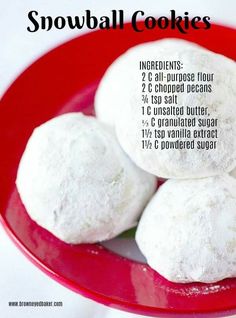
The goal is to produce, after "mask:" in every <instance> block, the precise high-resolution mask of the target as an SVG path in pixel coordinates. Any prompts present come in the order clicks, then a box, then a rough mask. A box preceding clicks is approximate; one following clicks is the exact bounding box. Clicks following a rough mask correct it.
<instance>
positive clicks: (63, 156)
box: [16, 113, 156, 243]
mask: <svg viewBox="0 0 236 318" xmlns="http://www.w3.org/2000/svg"><path fill="white" fill-rule="evenodd" d="M16 184H17V188H18V191H19V194H20V196H21V199H22V202H23V203H24V205H25V207H26V210H27V211H28V213H29V215H30V216H31V218H32V219H33V220H35V221H36V222H37V223H38V224H39V225H41V226H42V227H44V228H46V229H47V230H49V231H50V232H52V233H53V234H54V235H55V236H57V237H58V238H60V239H61V240H63V241H65V242H68V243H85V242H89V243H93V242H97V241H103V240H107V239H110V238H113V237H114V236H116V235H118V234H119V233H121V232H123V231H125V230H126V229H129V228H130V227H132V226H134V225H135V224H136V223H137V219H138V217H139V215H140V213H141V212H142V210H143V208H144V206H145V205H146V203H147V202H148V200H149V199H150V197H151V196H152V194H153V192H154V191H155V185H156V180H155V177H154V176H152V175H150V174H148V173H146V172H144V171H142V170H141V169H139V168H138V167H137V166H136V165H135V164H134V163H133V162H132V161H131V160H130V159H129V158H128V157H127V156H126V154H125V153H124V152H123V150H122V149H121V147H120V146H119V144H118V142H117V140H116V138H115V136H114V132H113V130H112V129H110V128H109V127H107V126H106V125H105V124H102V123H100V122H98V121H97V120H96V119H95V118H94V117H87V116H84V115H83V114H81V113H69V114H65V115H62V116H59V117H56V118H53V119H51V120H49V121H48V122H46V123H44V124H43V125H41V126H39V127H37V128H36V129H35V130H34V132H33V134H32V135H31V137H30V139H29V141H28V143H27V146H26V149H25V151H24V154H23V156H22V158H21V161H20V164H19V168H18V173H17V180H16Z"/></svg>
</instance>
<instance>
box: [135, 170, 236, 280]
mask: <svg viewBox="0 0 236 318" xmlns="http://www.w3.org/2000/svg"><path fill="white" fill-rule="evenodd" d="M136 241H137V243H138V246H139V248H140V249H141V251H142V253H143V254H144V256H145V257H146V258H147V262H148V264H149V265H150V266H151V267H152V268H153V269H155V270H156V271H158V272H159V273H160V274H161V275H163V276H164V277H165V278H167V279H168V280H170V281H173V282H181V283H187V282H205V283H210V282H216V281H219V280H222V279H224V278H226V277H235V276H236V180H235V179H234V178H232V177H230V176H229V175H222V176H216V177H209V178H203V179H195V180H194V179H193V180H168V181H167V182H166V183H165V184H163V185H162V186H161V187H160V189H159V190H158V191H157V193H156V194H155V196H154V197H153V198H152V200H151V201H150V203H149V204H148V205H147V207H146V209H145V211H144V213H143V215H142V218H141V220H140V222H139V225H138V229H137V232H136Z"/></svg>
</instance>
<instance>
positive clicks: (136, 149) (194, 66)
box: [96, 40, 236, 178]
mask: <svg viewBox="0 0 236 318" xmlns="http://www.w3.org/2000/svg"><path fill="white" fill-rule="evenodd" d="M140 61H181V62H182V63H183V69H182V70H179V71H178V70H177V71H175V70H174V71H171V70H167V71H165V70H164V71H163V70H162V72H164V75H166V74H167V73H171V74H173V73H178V74H179V73H182V72H184V73H194V74H195V77H196V78H197V74H198V73H199V72H201V73H210V74H212V73H213V74H214V75H213V77H214V81H213V82H203V81H200V82H199V81H198V80H196V81H195V82H190V83H191V85H192V84H193V83H195V84H202V85H205V84H207V85H209V84H210V85H212V92H211V93H209V92H200V93H188V94H187V93H186V86H187V84H188V83H189V82H185V83H184V82H180V83H181V84H183V83H184V85H185V92H184V93H177V95H178V101H177V105H175V104H173V103H172V104H161V105H156V104H151V102H150V100H151V95H152V94H149V95H148V97H149V103H148V104H147V103H146V104H143V102H142V94H143V93H142V72H143V71H142V70H140V69H139V65H140ZM122 63H123V67H121V65H122ZM115 68H117V69H116V72H115V71H114V70H113V71H112V69H110V71H108V72H113V73H114V74H115V75H114V77H112V75H111V73H108V75H109V76H108V80H109V85H108V82H107V85H106V87H110V91H108V89H106V91H107V94H108V96H113V98H114V100H115V101H114V102H113V104H112V102H111V99H112V98H110V99H109V100H108V97H107V105H108V102H109V106H110V107H111V105H112V107H113V108H114V107H115V108H116V109H118V111H116V112H114V111H113V114H115V117H113V123H114V125H115V127H116V133H117V137H118V140H119V142H120V144H121V146H122V147H123V149H124V150H125V152H126V153H127V154H128V155H129V156H130V158H131V159H132V160H133V161H134V162H135V163H136V164H137V165H138V166H140V167H141V168H142V169H144V170H146V171H148V172H150V173H152V174H154V175H157V176H159V177H163V178H201V177H207V176H214V175H219V174H222V173H225V172H230V171H231V170H232V169H233V168H234V167H235V166H236V138H235V136H236V113H235V104H236V64H235V62H234V61H232V60H230V59H228V58H226V57H224V56H222V55H219V54H216V53H213V52H210V51H208V50H206V49H204V48H201V47H199V46H197V45H192V44H189V43H186V42H185V41H182V40H163V41H156V42H151V43H146V44H142V45H141V46H138V47H134V48H132V49H130V50H129V51H128V52H127V53H125V54H124V55H123V56H122V57H120V58H119V60H118V61H117V64H114V69H115ZM118 68H119V69H118ZM123 69H126V71H125V72H124V71H123ZM119 70H121V71H120V74H119ZM159 72H160V71H156V70H154V71H152V74H153V78H154V74H156V73H159ZM118 74H119V75H118ZM104 83H105V79H104ZM145 83H146V84H147V83H148V82H147V80H146V81H145ZM176 83H179V82H168V83H167V79H166V78H164V79H163V81H155V80H153V81H152V84H153V87H155V86H154V85H156V84H157V85H159V84H162V85H165V84H166V85H173V84H176ZM104 86H105V84H104ZM117 87H119V93H118V88H117ZM100 90H101V91H102V83H101V85H100ZM103 91H104V89H103ZM113 91H114V93H113ZM97 94H98V96H97V99H96V103H97V105H96V111H97V115H98V118H99V119H100V120H103V121H106V118H102V117H101V115H100V113H102V108H101V110H100V111H98V110H99V99H100V100H101V101H103V100H104V104H105V101H106V100H105V98H103V99H102V98H101V96H100V95H101V94H102V93H99V92H98V93H97ZM145 94H146V93H145ZM157 95H158V96H161V97H162V100H164V97H165V96H166V95H167V94H166V93H165V92H162V93H157ZM103 96H104V94H103ZM168 96H169V95H168ZM170 96H172V94H171V95H170ZM100 103H101V102H100ZM121 105H122V106H121ZM142 105H144V106H145V107H146V106H147V105H149V106H151V109H152V111H153V110H154V108H155V107H159V109H162V110H163V109H164V108H165V109H166V107H170V106H175V107H176V106H178V107H183V110H184V114H183V115H179V114H171V115H168V116H167V115H161V114H158V115H153V114H152V115H150V116H148V115H143V114H142ZM107 107H108V106H107ZM187 107H190V108H192V110H195V108H196V107H202V108H207V110H206V111H205V113H204V114H199V111H198V112H196V111H195V113H194V114H190V115H188V114H187ZM103 112H104V114H105V109H103ZM111 112H112V110H111V111H110V114H109V112H107V114H109V116H108V117H107V120H111V119H109V118H112V115H111ZM209 114H210V115H209ZM104 116H105V115H104ZM151 117H154V118H155V120H156V122H155V125H154V127H151V126H150V118H151ZM178 118H180V119H182V120H184V119H188V120H192V119H195V120H196V125H195V127H186V126H181V125H179V124H177V125H179V126H177V127H175V126H174V127H170V125H169V124H167V126H165V123H161V124H160V123H159V122H158V120H159V121H161V120H165V119H169V120H170V119H171V120H172V121H173V120H174V119H175V120H178ZM199 119H201V120H202V119H203V120H205V122H203V121H201V123H202V122H203V125H205V124H206V120H208V121H209V119H211V120H217V125H215V127H213V128H212V126H211V124H212V122H211V123H207V124H210V125H209V126H208V127H206V126H201V127H200V126H198V120H199ZM145 120H148V121H149V122H148V126H146V124H145ZM111 122H112V120H111ZM180 128H188V129H189V130H190V131H191V134H192V136H191V138H189V137H188V136H184V135H183V134H182V135H181V136H178V135H177V136H175V137H171V138H170V137H168V133H167V131H169V130H174V131H176V130H179V129H180ZM143 129H152V137H151V138H150V140H151V142H152V149H149V148H148V149H143V148H142V147H143V145H142V140H144V139H145V138H144V139H143V135H142V130H143ZM155 129H157V130H158V129H162V130H163V131H164V132H165V137H164V139H160V138H158V139H156V140H158V141H159V145H158V147H159V148H158V149H156V147H155V146H154V143H155ZM202 129H205V131H206V130H207V131H208V132H209V130H210V131H212V130H215V129H217V138H215V137H214V136H213V137H212V136H209V135H206V136H205V137H204V135H203V137H202V135H201V134H202V132H201V131H202ZM193 130H198V131H200V137H198V138H195V140H194V139H193ZM146 139H147V138H146ZM179 140H181V142H186V141H190V140H191V141H194V142H195V144H194V149H186V148H184V149H181V148H179V149H176V148H173V147H172V148H171V149H170V148H169V149H166V148H164V149H161V142H162V141H168V142H169V143H170V142H171V143H172V145H173V143H178V142H179ZM202 141H205V144H204V146H207V145H206V142H207V143H208V146H209V142H212V144H211V145H213V149H209V148H208V149H206V148H203V149H201V148H199V146H198V142H202ZM213 142H216V144H215V145H216V147H215V146H214V144H213Z"/></svg>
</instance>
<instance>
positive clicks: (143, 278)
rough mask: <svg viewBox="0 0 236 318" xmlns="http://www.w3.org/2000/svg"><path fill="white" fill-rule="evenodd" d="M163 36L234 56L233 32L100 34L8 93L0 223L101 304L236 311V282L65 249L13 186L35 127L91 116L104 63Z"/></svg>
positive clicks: (59, 52)
mask: <svg viewBox="0 0 236 318" xmlns="http://www.w3.org/2000/svg"><path fill="white" fill-rule="evenodd" d="M163 37H182V38H185V39H188V40H190V41H194V42H197V43H199V44H201V45H203V46H205V47H207V48H209V49H211V50H213V51H215V52H220V53H223V54H224V55H226V56H229V57H230V58H233V59H235V58H236V52H235V50H234V43H235V39H236V31H235V30H233V29H230V28H226V27H222V26H216V25H213V26H212V28H211V29H210V30H207V31H206V30H193V31H191V30H189V33H188V34H187V35H182V34H180V33H179V32H177V31H161V30H154V31H151V30H148V31H144V32H142V33H136V32H134V31H133V30H132V28H131V26H130V25H126V27H125V29H124V30H109V31H105V30H103V31H97V32H93V33H90V34H88V35H85V36H82V37H78V38H76V39H74V40H72V41H70V42H67V43H65V44H63V45H61V46H59V47H58V48H56V49H54V50H52V51H51V52H49V53H48V54H46V55H44V56H43V57H42V58H40V59H39V60H38V61H36V62H35V63H34V64H33V65H31V66H30V67H29V68H28V69H27V70H26V71H25V72H24V73H23V74H22V75H21V76H20V77H19V78H18V79H17V80H16V81H15V82H14V83H13V84H12V86H11V87H10V88H9V89H8V91H7V92H6V93H5V95H4V97H3V98H2V100H1V102H0V103H1V106H0V146H1V148H0V149H1V164H0V178H1V182H0V187H1V188H0V211H1V220H2V223H3V225H4V227H5V228H6V229H7V231H8V233H9V234H10V236H11V237H12V238H13V239H14V241H15V242H16V244H17V245H18V246H19V247H20V248H21V250H22V251H23V252H24V253H25V254H26V255H27V256H28V257H29V259H30V260H32V261H33V262H34V264H36V265H37V266H38V267H39V268H40V269H41V270H43V271H44V272H45V273H47V274H48V275H49V276H51V277H52V278H54V279H56V280H57V281H58V282H60V283H61V284H63V285H65V286H67V287H69V288H71V289H72V290H74V291H76V292H78V293H80V294H83V295H85V296H86V297H89V298H92V299H94V300H96V301H98V302H100V303H103V304H106V305H109V306H112V307H115V308H119V309H123V310H127V311H131V312H134V313H138V314H146V315H151V316H165V315H166V316H171V315H179V316H181V317H182V316H183V315H187V316H188V315H189V314H193V313H194V314H195V315H197V314H201V315H203V316H207V317H208V316H217V315H223V314H224V315H227V314H232V313H235V312H236V279H227V280H224V281H222V282H220V283H216V284H199V283H198V284H187V285H184V284H174V283H170V282H168V281H167V280H165V279H164V278H163V277H161V276H160V275H158V274H157V273H156V272H154V271H153V270H152V269H151V268H150V267H149V266H148V265H146V264H141V263H138V262H135V261H131V260H128V259H125V258H123V257H121V256H119V255H116V254H115V253H113V252H110V251H108V250H107V249H105V248H104V247H102V246H100V245H98V244H94V245H77V246H72V245H67V244H65V243H63V242H61V241H59V240H58V239H56V238H55V237H54V236H52V235H51V234H50V233H48V232H47V231H46V230H44V229H42V228H41V227H39V226H37V225H36V224H35V223H34V222H33V221H31V219H30V218H29V217H28V215H27V214H26V211H25V209H24V207H23V206H22V203H21V201H20V199H19V196H18V194H17V191H16V189H15V185H14V181H15V178H16V172H17V167H18V163H19V160H20V157H21V155H22V152H23V150H24V147H25V145H26V142H27V139H28V138H29V136H30V134H31V133H32V130H33V129H34V127H36V126H38V125H40V124H41V123H43V122H45V121H47V120H49V119H50V118H52V117H54V116H56V115H58V114H61V113H64V112H69V111H85V110H86V112H87V113H88V112H89V113H91V112H92V111H93V98H94V92H95V90H96V87H97V83H98V81H99V80H100V78H101V76H102V75H103V73H104V71H105V69H106V68H107V67H108V65H109V64H110V63H111V62H112V61H113V60H114V59H115V58H116V57H117V56H119V55H120V54H121V53H123V52H124V51H125V50H126V49H127V48H129V47H131V46H133V45H135V44H137V43H140V42H145V41H150V40H155V39H160V38H163Z"/></svg>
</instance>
